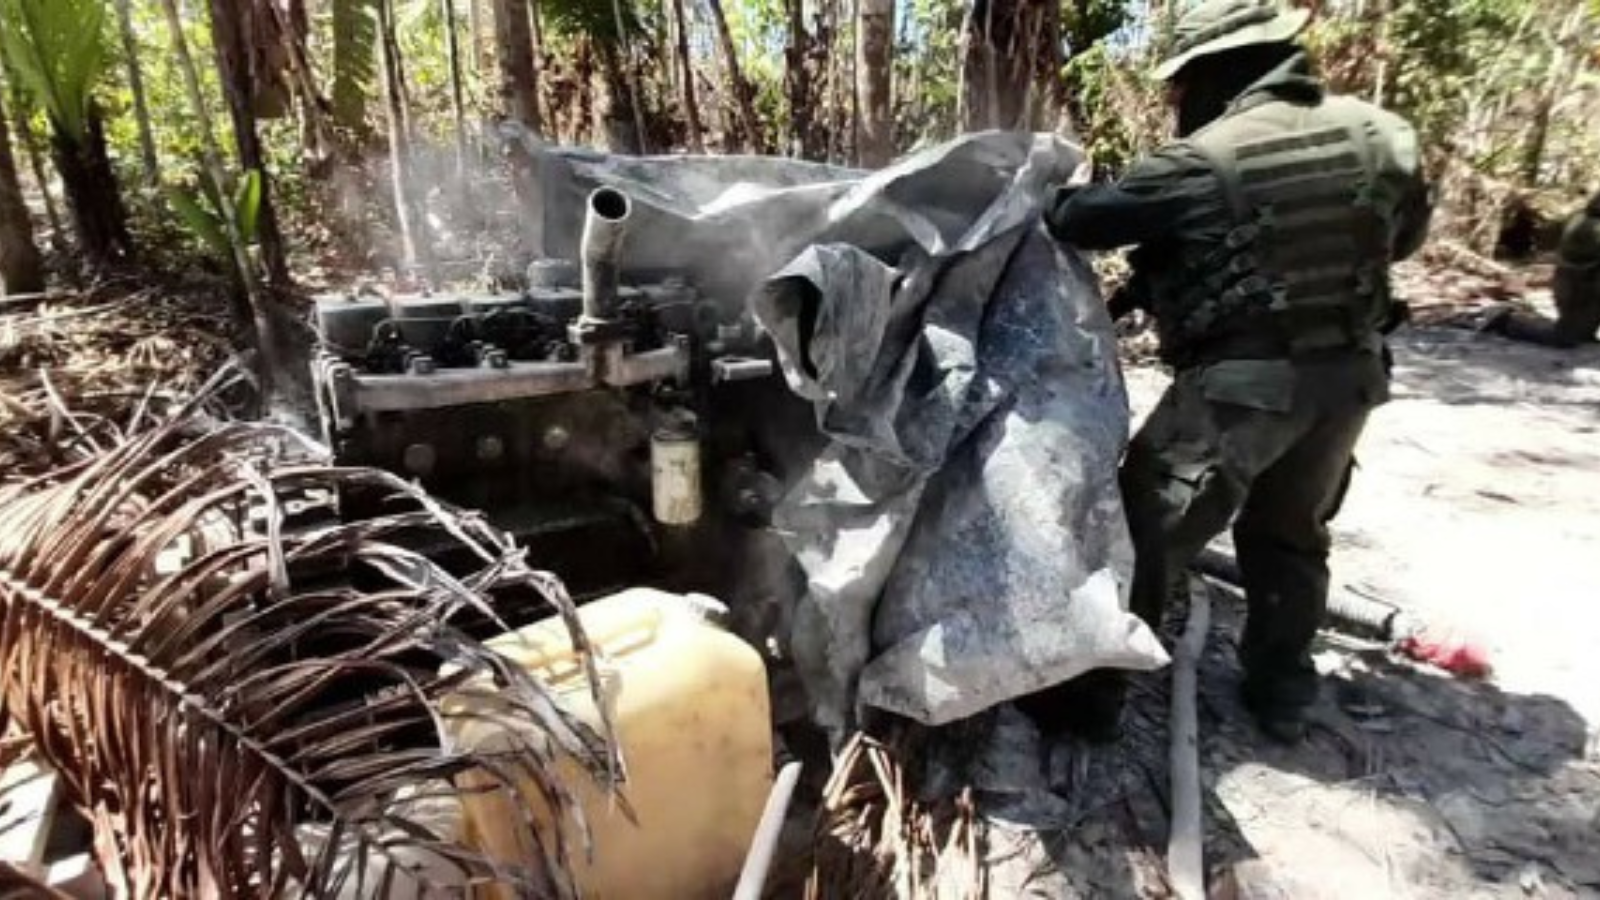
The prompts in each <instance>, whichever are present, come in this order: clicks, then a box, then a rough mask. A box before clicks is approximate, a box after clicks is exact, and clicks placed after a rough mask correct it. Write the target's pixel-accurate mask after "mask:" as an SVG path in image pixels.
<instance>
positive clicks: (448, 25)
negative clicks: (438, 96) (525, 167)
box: [439, 0, 467, 180]
mask: <svg viewBox="0 0 1600 900" xmlns="http://www.w3.org/2000/svg"><path fill="white" fill-rule="evenodd" d="M439 12H440V14H441V15H443V16H444V50H445V58H446V62H447V64H448V65H449V67H450V113H451V115H452V116H453V117H454V118H455V132H456V135H455V137H456V177H458V178H460V179H463V180H465V178H466V176H467V100H466V89H465V88H464V87H463V86H462V83H461V44H460V40H459V35H458V34H457V28H456V4H455V0H440V5H439Z"/></svg>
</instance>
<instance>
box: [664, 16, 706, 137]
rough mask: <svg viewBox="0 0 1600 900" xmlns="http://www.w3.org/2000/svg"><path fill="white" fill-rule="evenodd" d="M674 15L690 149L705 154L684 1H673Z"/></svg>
mask: <svg viewBox="0 0 1600 900" xmlns="http://www.w3.org/2000/svg"><path fill="white" fill-rule="evenodd" d="M672 15H673V17H674V21H676V22H677V31H678V34H677V38H678V41H677V44H678V47H677V49H678V71H679V74H680V75H681V76H682V79H681V80H682V82H683V113H684V116H685V117H687V118H688V120H689V149H691V150H693V151H694V152H696V153H705V152H706V143H705V138H704V137H703V136H702V134H703V131H704V129H703V128H701V126H700V98H699V96H698V92H697V91H696V90H695V87H694V64H693V62H692V60H691V59H690V57H689V18H688V17H687V16H685V15H684V13H683V0H672Z"/></svg>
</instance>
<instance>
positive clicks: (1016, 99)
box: [960, 0, 1048, 131]
mask: <svg viewBox="0 0 1600 900" xmlns="http://www.w3.org/2000/svg"><path fill="white" fill-rule="evenodd" d="M1046 6H1047V5H1046V4H1044V3H1040V2H1037V0H974V3H973V5H972V8H971V14H970V15H969V16H968V17H967V22H966V25H965V27H963V29H962V31H963V40H962V46H963V52H962V61H961V98H960V104H961V113H962V115H961V127H962V129H963V130H964V131H986V130H989V129H996V128H998V129H1014V128H1021V127H1026V125H1027V118H1028V100H1029V96H1030V92H1031V89H1032V87H1033V81H1034V68H1035V65H1036V62H1037V60H1038V59H1039V57H1040V54H1039V52H1038V41H1039V40H1040V35H1041V34H1042V33H1043V32H1044V29H1043V28H1042V25H1041V23H1042V21H1043V20H1045V19H1046V18H1047V17H1048V11H1047V8H1046Z"/></svg>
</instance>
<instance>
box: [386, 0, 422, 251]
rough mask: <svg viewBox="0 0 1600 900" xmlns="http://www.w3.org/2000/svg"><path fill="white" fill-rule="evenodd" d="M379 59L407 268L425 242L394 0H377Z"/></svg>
mask: <svg viewBox="0 0 1600 900" xmlns="http://www.w3.org/2000/svg"><path fill="white" fill-rule="evenodd" d="M378 62H379V67H380V69H381V70H382V73H383V99H384V108H385V110H386V111H387V113H388V116H387V118H388V122H389V172H390V176H391V183H392V185H393V188H394V208H395V222H396V223H397V224H398V225H399V228H400V246H401V254H402V256H403V259H404V262H405V265H406V267H407V268H416V267H418V266H420V265H423V263H424V250H425V248H424V246H423V244H422V242H421V241H419V240H418V231H419V230H420V224H421V222H420V220H421V217H420V216H419V215H418V212H419V207H418V204H417V198H416V197H415V196H414V194H415V192H414V191H413V189H412V188H413V185H412V183H411V135H410V128H409V125H408V123H407V121H406V102H405V86H404V84H403V83H402V81H401V79H402V73H401V61H400V46H399V44H398V43H397V41H396V39H395V30H394V0H378Z"/></svg>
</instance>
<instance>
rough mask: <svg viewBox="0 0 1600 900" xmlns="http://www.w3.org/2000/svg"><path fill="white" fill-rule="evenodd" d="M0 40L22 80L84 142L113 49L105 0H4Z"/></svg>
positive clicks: (65, 130) (68, 132) (52, 115)
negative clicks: (108, 38) (96, 92)
mask: <svg viewBox="0 0 1600 900" xmlns="http://www.w3.org/2000/svg"><path fill="white" fill-rule="evenodd" d="M0 41H3V42H4V44H5V46H4V51H5V54H4V55H5V58H6V61H7V63H8V64H9V65H10V67H11V69H12V72H13V74H15V75H16V77H17V81H18V82H19V83H20V84H21V85H22V86H23V87H24V88H25V89H26V90H27V91H28V92H29V93H30V94H32V95H33V97H34V99H35V100H36V101H37V102H38V103H39V105H40V106H41V107H43V109H44V110H45V111H46V113H48V114H49V116H50V118H51V121H52V122H54V123H55V125H56V127H57V128H59V129H60V130H61V131H62V132H63V133H65V134H66V135H68V136H69V137H71V138H72V139H73V140H74V141H78V142H82V141H83V140H84V138H85V137H86V134H87V121H88V116H89V106H90V102H91V100H92V96H93V91H94V87H95V85H96V84H97V83H98V82H99V80H100V76H101V75H102V74H104V72H105V68H106V65H107V63H108V62H109V59H110V57H109V55H108V50H107V46H108V45H107V43H106V10H105V5H104V3H103V2H102V0H0Z"/></svg>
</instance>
